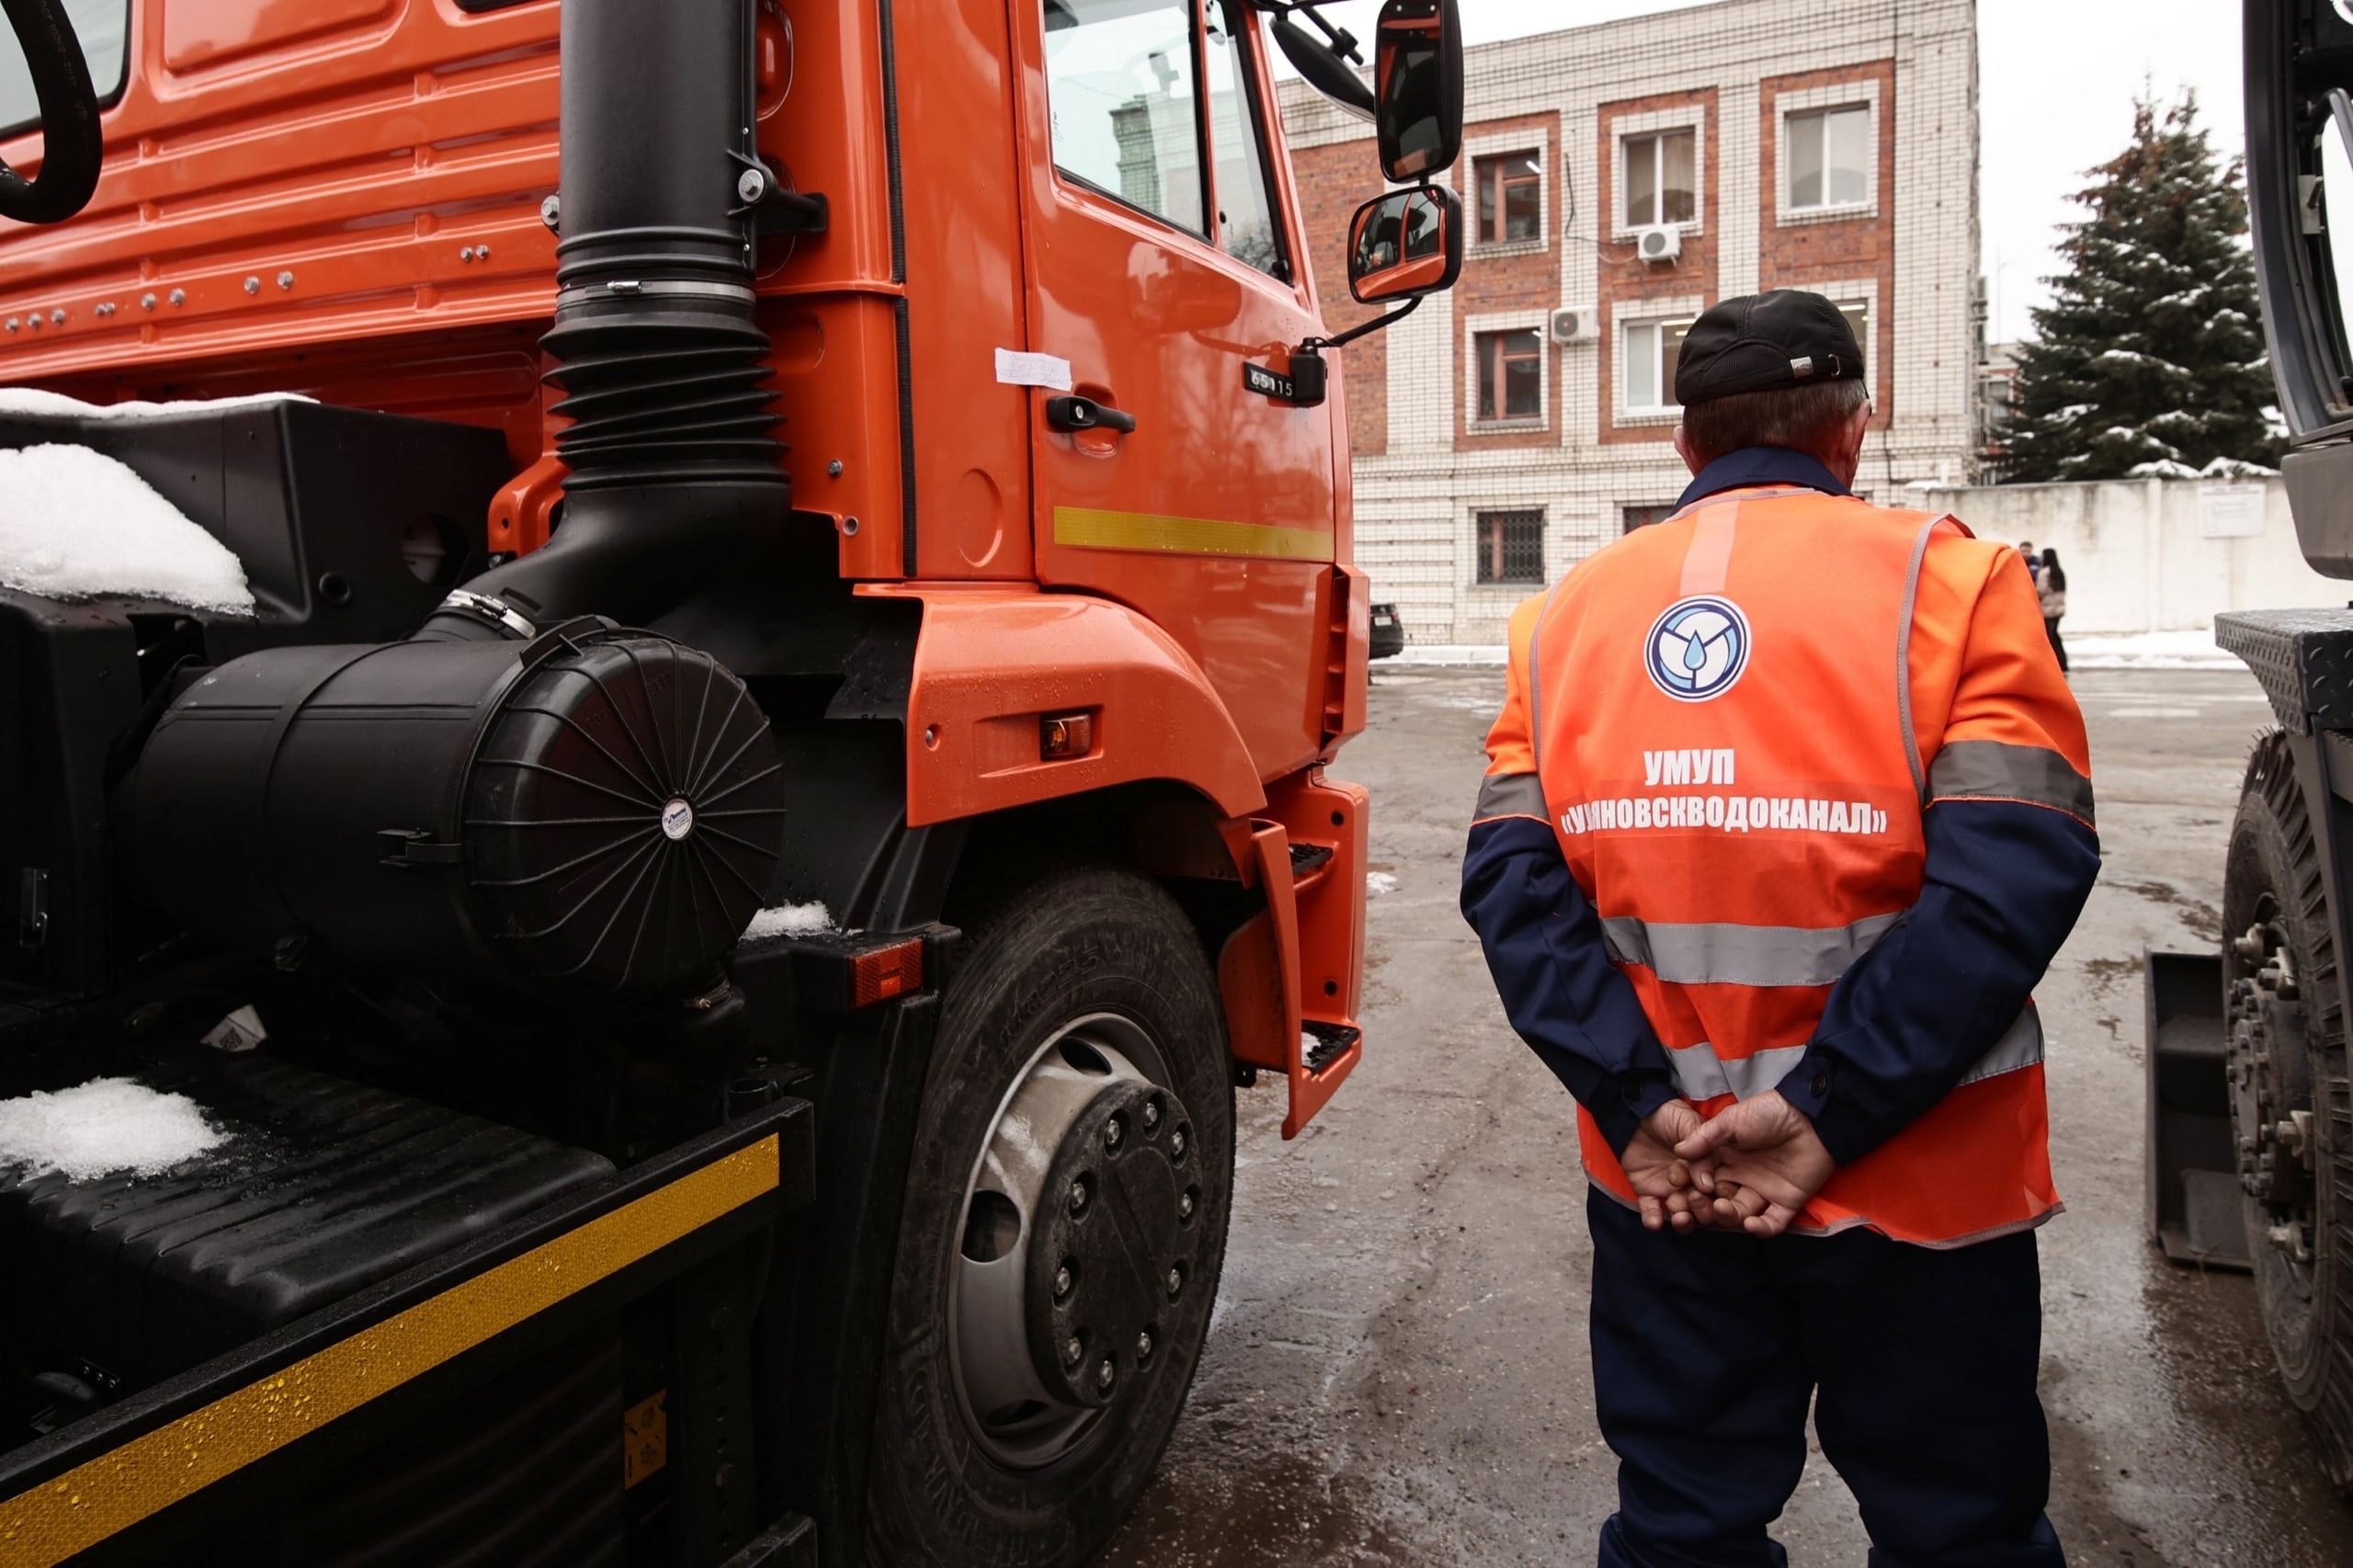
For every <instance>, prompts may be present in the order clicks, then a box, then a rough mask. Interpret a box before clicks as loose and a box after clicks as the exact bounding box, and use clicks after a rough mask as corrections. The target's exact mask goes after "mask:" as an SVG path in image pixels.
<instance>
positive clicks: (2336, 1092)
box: [2222, 733, 2353, 1489]
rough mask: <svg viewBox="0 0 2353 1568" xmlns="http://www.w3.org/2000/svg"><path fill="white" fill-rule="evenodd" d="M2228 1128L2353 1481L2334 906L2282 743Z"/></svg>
mask: <svg viewBox="0 0 2353 1568" xmlns="http://www.w3.org/2000/svg"><path fill="white" fill-rule="evenodd" d="M2222 937H2223V942H2222V947H2223V954H2222V961H2223V983H2224V995H2225V998H2226V1006H2227V1009H2228V1024H2229V1028H2230V1052H2231V1054H2230V1067H2231V1096H2232V1105H2231V1112H2232V1127H2233V1131H2234V1133H2236V1135H2237V1138H2238V1147H2239V1153H2240V1159H2241V1176H2242V1179H2243V1180H2244V1181H2245V1184H2246V1186H2247V1187H2248V1193H2247V1198H2246V1223H2247V1246H2248V1251H2249V1253H2250V1254H2251V1255H2252V1256H2253V1258H2254V1260H2255V1277H2256V1290H2257V1294H2258V1297H2259V1299H2260V1301H2261V1302H2262V1307H2263V1324H2264V1330H2265V1332H2266V1333H2267V1334H2268V1335H2269V1337H2270V1340H2271V1348H2272V1353H2273V1355H2274V1356H2275V1357H2276V1358H2277V1359H2278V1361H2279V1372H2280V1376H2281V1378H2282V1379H2283V1380H2284V1381H2285V1382H2286V1383H2287V1387H2288V1392H2289V1396H2290V1398H2291V1399H2293V1400H2294V1402H2295V1403H2296V1406H2297V1408H2299V1409H2300V1410H2302V1412H2303V1413H2304V1415H2305V1417H2306V1421H2307V1424H2308V1425H2309V1426H2310V1428H2311V1433H2312V1438H2313V1451H2314V1454H2315V1457H2316V1458H2317V1459H2318V1460H2320V1463H2321V1466H2322V1468H2323V1469H2324V1470H2325V1471H2326V1472H2327V1474H2328V1477H2329V1479H2330V1481H2331V1482H2332V1483H2335V1484H2336V1486H2337V1487H2339V1488H2340V1489H2343V1488H2346V1487H2347V1486H2348V1485H2353V1204H2348V1203H2347V1202H2346V1201H2345V1199H2344V1196H2343V1195H2344V1194H2346V1193H2348V1192H2353V1147H2348V1146H2347V1144H2348V1138H2347V1132H2348V1116H2353V1093H2348V1087H2347V1071H2346V1052H2345V1017H2344V1006H2343V1000H2342V992H2341V989H2340V986H2339V977H2338V972H2337V967H2336V942H2335V939H2334V937H2333V934H2332V927H2331V925H2330V920H2329V909H2328V901H2327V895H2326V892H2325V888H2324V885H2323V883H2322V880H2321V869H2320V857H2319V853H2318V848H2317V846H2316V845H2315V844H2314V842H2313V831H2312V823H2311V819H2310V817H2309V815H2308V814H2307V812H2306V809H2305V802H2304V799H2303V792H2302V788H2301V787H2300V786H2299V784H2298V783H2297V780H2296V774H2295V766H2294V759H2293V756H2292V754H2291V753H2290V749H2289V745H2288V741H2287V737H2286V736H2284V735H2282V734H2279V733H2271V734H2268V735H2266V736H2264V737H2263V738H2262V739H2261V740H2260V741H2258V742H2257V743H2256V748H2255V754H2254V756H2252V757H2251V758H2250V759H2249V760H2248V763H2247V772H2246V782H2245V788H2244V790H2243V791H2242V793H2241V795H2240V799H2239V811H2238V817H2237V820H2236V821H2235V822H2234V824H2232V828H2231V848H2230V858H2229V860H2228V862H2227V864H2226V866H2225V869H2224V873H2223V883H2222Z"/></svg>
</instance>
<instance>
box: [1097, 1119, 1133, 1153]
mask: <svg viewBox="0 0 2353 1568" xmlns="http://www.w3.org/2000/svg"><path fill="white" fill-rule="evenodd" d="M1127 1135H1128V1131H1127V1129H1126V1128H1124V1127H1122V1126H1121V1125H1120V1119H1119V1118H1118V1117H1116V1116H1115V1117H1113V1118H1112V1119H1110V1120H1108V1121H1107V1122H1105V1123H1104V1124H1103V1147H1105V1148H1106V1149H1116V1148H1118V1147H1119V1146H1120V1139H1122V1138H1124V1137H1126V1136H1127Z"/></svg>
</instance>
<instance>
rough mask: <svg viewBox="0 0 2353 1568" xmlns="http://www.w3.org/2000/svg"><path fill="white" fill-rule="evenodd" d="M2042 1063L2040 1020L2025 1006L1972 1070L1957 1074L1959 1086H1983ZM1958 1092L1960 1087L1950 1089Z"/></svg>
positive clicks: (2032, 1006)
mask: <svg viewBox="0 0 2353 1568" xmlns="http://www.w3.org/2000/svg"><path fill="white" fill-rule="evenodd" d="M2041 1060H2042V1018H2041V1017H2040V1015H2039V1014H2037V1013H2036V1012H2035V1010H2034V1004H2033V1003H2031V1002H2029V1003H2028V1004H2027V1005H2026V1011H2025V1012H2023V1013H2020V1014H2019V1015H2018V1022H2016V1023H2014V1024H2012V1025H2011V1026H2010V1027H2009V1028H2007V1029H2006V1030H2004V1031H2003V1033H2002V1038H2001V1039H1999V1040H1995V1042H1994V1049H1993V1050H1991V1051H1987V1052H1986V1053H1985V1054H1984V1055H1983V1056H1981V1057H1979V1058H1978V1059H1977V1063H1976V1065H1975V1066H1973V1067H1972V1068H1970V1070H1969V1071H1968V1072H1966V1073H1964V1074H1961V1084H1976V1083H1983V1082H1984V1080H1985V1079H1987V1078H1998V1077H2000V1076H2001V1075H2002V1074H2005V1073H2015V1072H2017V1071H2018V1069H2019V1068H2021V1067H2031V1066H2033V1065H2034V1064H2035V1063H2036V1062H2040V1061H2041ZM1961 1084H1956V1085H1953V1086H1954V1087H1955V1088H1959V1087H1960V1086H1961Z"/></svg>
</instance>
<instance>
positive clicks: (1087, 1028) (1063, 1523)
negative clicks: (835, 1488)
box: [868, 868, 1233, 1568]
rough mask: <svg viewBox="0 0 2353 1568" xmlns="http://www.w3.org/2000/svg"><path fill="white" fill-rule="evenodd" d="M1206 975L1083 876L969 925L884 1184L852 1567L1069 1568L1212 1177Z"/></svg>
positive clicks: (1178, 1363)
mask: <svg viewBox="0 0 2353 1568" xmlns="http://www.w3.org/2000/svg"><path fill="white" fill-rule="evenodd" d="M1232 1074H1233V1069H1232V1066H1231V1064H1230V1062H1229V1061H1228V1058H1227V1051H1226V1040H1225V1028H1224V1022H1223V1014H1222V1008H1221V1006H1220V1002H1219V997H1218V992H1217V985H1216V982H1215V980H1214V978H1213V976H1212V974H1211V970H1210V965H1209V961H1208V959H1207V957H1206V956H1205V955H1204V953H1203V951H1202V949H1201V943H1200V939H1199V937H1198V936H1197V935H1196V934H1195V932H1194V930H1193V927H1192V926H1191V925H1190V924H1189V923H1188V921H1187V920H1186V918H1185V916H1184V915H1183V913H1182V912H1181V911H1180V910H1179V909H1178V908H1177V907H1176V903H1175V901H1174V900H1172V899H1171V898H1170V897H1169V896H1168V894H1167V893H1166V892H1165V891H1163V890H1162V889H1161V888H1160V887H1159V886H1158V885H1157V884H1156V883H1154V882H1153V881H1149V880H1148V879H1146V878H1143V877H1141V876H1138V875H1135V874H1134V873H1132V872H1129V871H1124V870H1115V869H1103V868H1086V869H1076V870H1069V871H1063V872H1059V873H1056V874H1055V875H1053V876H1051V877H1049V878H1047V879H1045V880H1043V881H1040V882H1039V883H1038V884H1037V885H1035V886H1034V887H1032V888H1030V889H1029V890H1027V891H1026V892H1024V893H1022V894H1021V895H1020V896H1019V897H1017V899H1015V900H1014V901H1013V902H1012V903H1009V904H1008V905H1007V906H1006V908H1004V909H1003V910H1002V911H1000V912H999V913H998V914H997V915H995V916H994V917H992V918H990V919H989V920H988V921H987V922H986V923H985V924H984V925H983V926H982V927H981V929H980V930H979V932H978V934H977V935H976V937H975V939H974V940H973V941H972V945H971V947H970V949H969V950H968V952H967V954H966V956H965V958H964V959H963V960H962V962H961V965H960V967H959V971H958V973H957V976H956V979H955V980H954V982H953V983H951V984H950V985H949V992H948V995H947V998H946V1009H945V1012H944V1015H943V1017H942V1019H941V1024H940V1034H939V1040H938V1045H937V1047H936V1050H935V1055H934V1059H933V1063H932V1068H931V1073H930V1076H929V1079H928V1082H927V1083H926V1087H925V1091H924V1104H923V1110H922V1113H921V1119H920V1121H919V1122H918V1126H917V1132H916V1139H915V1155H914V1159H913V1161H912V1163H911V1165H910V1169H909V1173H908V1178H907V1197H906V1205H905V1209H904V1215H903V1218H902V1221H901V1226H900V1233H899V1252H898V1261H897V1267H896V1273H895V1276H894V1278H893V1282H892V1293H891V1308H890V1319H889V1324H888V1336H887V1340H886V1348H885V1354H884V1363H883V1368H882V1373H881V1389H880V1397H879V1399H878V1402H877V1406H876V1415H875V1430H874V1445H873V1453H872V1471H871V1479H870V1491H869V1506H868V1515H869V1521H868V1523H869V1531H868V1539H869V1549H868V1550H869V1556H870V1559H871V1560H872V1561H874V1562H878V1563H884V1564H891V1565H892V1568H898V1565H902V1564H916V1563H923V1564H933V1563H938V1564H948V1563H957V1564H964V1563H974V1562H1020V1563H1024V1564H1035V1565H1037V1568H1060V1565H1063V1564H1077V1563H1083V1562H1090V1561H1092V1560H1093V1559H1094V1557H1095V1556H1096V1555H1097V1553H1099V1552H1100V1551H1102V1549H1103V1547H1104V1545H1105V1543H1106V1542H1107V1541H1108V1540H1109V1539H1110V1535H1111V1532H1112V1530H1113V1529H1115V1528H1117V1527H1118V1525H1119V1523H1120V1520H1121V1519H1122V1518H1123V1517H1126V1515H1127V1513H1128V1511H1129V1509H1130V1508H1131V1507H1132V1506H1134V1504H1135V1501H1136V1499H1137V1497H1138V1496H1139V1495H1140V1494H1142V1491H1143V1488H1144V1484H1145V1483H1146V1482H1148V1481H1149V1480H1150V1479H1151V1476H1152V1471H1153V1467H1154V1465H1155V1464H1157V1463H1158V1462H1159V1459H1160V1454H1161V1450H1162V1449H1164V1448H1165V1447H1166V1445H1167V1442H1168V1438H1169V1435H1170V1434H1171V1433H1172V1432H1173V1431H1174V1430H1175V1428H1176V1417H1177V1415H1178V1413H1179V1411H1181V1410H1182V1408H1183V1406H1184V1403H1185V1395H1186V1392H1187V1390H1188V1388H1189V1387H1190V1385H1191V1383H1192V1379H1193V1373H1194V1370H1195V1369H1196V1367H1197V1366H1198V1365H1199V1358H1200V1351H1201V1346H1202V1344H1203V1342H1204V1341H1205V1340H1206V1339H1207V1337H1208V1335H1209V1324H1210V1312H1211V1304H1212V1303H1213V1302H1214V1301H1215V1300H1216V1297H1217V1285H1218V1276H1219V1272H1220V1269H1221V1267H1222V1265H1223V1263H1224V1258H1225V1229H1226V1216H1227V1211H1228V1208H1229V1205H1230V1202H1231V1199H1232V1195H1233V1075H1232Z"/></svg>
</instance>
